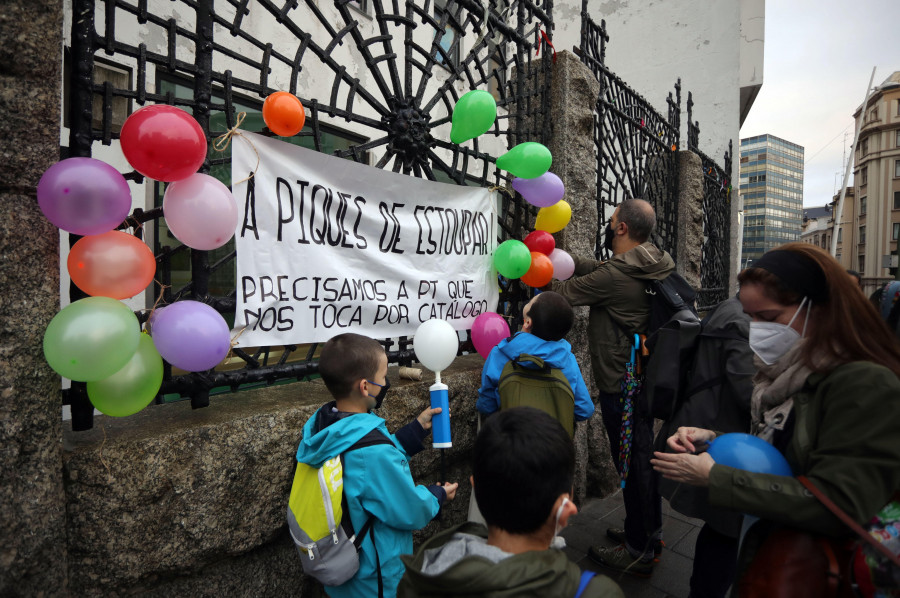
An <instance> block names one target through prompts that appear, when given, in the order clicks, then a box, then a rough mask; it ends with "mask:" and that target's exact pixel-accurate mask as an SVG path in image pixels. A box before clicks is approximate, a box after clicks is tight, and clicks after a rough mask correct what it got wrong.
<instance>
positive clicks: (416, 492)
mask: <svg viewBox="0 0 900 598" xmlns="http://www.w3.org/2000/svg"><path fill="white" fill-rule="evenodd" d="M319 374H320V375H321V377H322V380H323V381H324V382H325V386H326V387H327V388H328V390H329V392H331V395H332V396H333V397H334V399H335V400H334V401H331V402H329V403H326V404H325V405H323V406H322V407H321V408H320V409H319V410H318V411H317V412H316V414H315V415H313V416H312V417H311V418H309V420H308V421H307V422H306V424H305V425H304V426H303V438H302V440H301V441H300V447H299V448H298V449H297V461H298V462H301V463H306V464H309V465H310V466H312V467H320V466H321V465H322V463H324V462H325V461H327V460H328V459H330V458H332V457H334V456H335V455H337V454H339V453H341V452H343V451H345V450H346V449H347V448H349V447H350V446H352V445H353V444H355V443H356V442H357V441H358V440H359V439H361V438H362V437H363V436H365V435H366V434H368V433H369V432H371V431H373V430H378V431H380V432H381V433H382V434H384V435H385V436H386V437H387V438H389V439H390V440H391V444H377V445H373V446H367V447H364V448H360V449H357V450H354V451H350V452H348V453H347V454H346V455H344V478H343V479H344V490H343V492H344V497H345V499H346V501H347V506H348V511H349V515H350V520H351V521H352V523H353V529H354V530H359V529H361V528H362V526H363V524H365V522H366V520H367V519H368V518H369V517H370V516H371V517H372V518H373V519H374V520H373V523H372V527H371V529H370V531H369V533H368V534H367V535H366V537H365V539H364V540H363V543H362V546H361V550H360V553H359V571H358V572H357V573H356V575H355V576H353V577H352V578H351V579H350V580H349V581H347V582H346V583H344V584H341V585H339V586H326V587H325V592H326V593H327V594H328V595H329V596H331V597H333V598H351V597H355V598H372V597H377V596H379V586H382V588H383V589H382V595H383V596H385V597H392V596H394V595H395V594H396V591H397V584H398V583H399V582H400V578H401V577H402V575H403V564H402V563H401V562H400V558H399V557H400V555H401V554H409V553H411V552H412V530H416V529H419V528H422V527H424V526H425V525H426V524H427V523H428V522H429V521H431V519H432V518H433V517H434V516H435V515H437V513H438V511H439V509H440V506H441V504H443V502H444V501H445V500H452V499H453V498H454V496H455V495H456V488H457V486H458V484H455V483H454V484H450V483H445V484H443V485H431V486H422V485H416V483H415V482H414V481H413V479H412V475H411V474H410V471H409V464H408V459H409V457H410V456H412V455H413V454H415V453H416V452H418V451H420V450H422V449H423V448H424V447H423V446H422V441H423V440H424V438H425V437H426V436H427V434H428V430H429V429H430V428H431V418H432V417H433V415H434V414H435V413H440V411H441V410H440V409H439V408H438V409H426V410H424V411H423V412H422V413H421V414H419V416H418V417H417V418H416V419H415V420H413V421H412V422H410V423H409V424H408V425H406V426H404V427H403V428H401V429H400V430H398V431H397V434H396V435H393V434H390V433H389V432H388V430H387V426H386V425H385V421H384V420H383V419H382V418H380V417H379V416H377V415H375V414H373V413H371V410H372V409H377V408H378V407H380V406H381V403H382V401H383V400H384V396H385V394H386V392H387V390H388V388H389V387H390V382H388V380H387V355H385V352H384V348H383V347H382V346H381V345H379V344H378V343H377V342H376V341H375V340H373V339H371V338H368V337H366V336H362V335H359V334H352V333H347V334H341V335H338V336H335V337H334V338H332V339H331V340H329V341H328V342H327V343H325V346H324V347H323V348H322V352H321V354H320V356H319ZM376 563H379V564H380V571H379V568H378V565H377V564H376ZM379 573H380V574H379Z"/></svg>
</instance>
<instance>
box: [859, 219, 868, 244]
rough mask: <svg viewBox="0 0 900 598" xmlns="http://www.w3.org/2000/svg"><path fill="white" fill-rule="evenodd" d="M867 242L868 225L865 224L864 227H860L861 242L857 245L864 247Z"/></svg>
mask: <svg viewBox="0 0 900 598" xmlns="http://www.w3.org/2000/svg"><path fill="white" fill-rule="evenodd" d="M865 242H866V225H865V224H863V225H862V226H860V227H859V241H857V243H859V244H860V245H862V244H863V243H865Z"/></svg>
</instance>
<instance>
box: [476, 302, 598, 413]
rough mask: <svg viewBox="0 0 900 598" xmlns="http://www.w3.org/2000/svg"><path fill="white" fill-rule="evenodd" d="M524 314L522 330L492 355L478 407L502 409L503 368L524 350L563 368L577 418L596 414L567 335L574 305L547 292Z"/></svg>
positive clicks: (491, 410)
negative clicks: (501, 378) (501, 379)
mask: <svg viewBox="0 0 900 598" xmlns="http://www.w3.org/2000/svg"><path fill="white" fill-rule="evenodd" d="M522 316H523V317H524V323H523V324H522V331H521V332H518V333H516V334H515V335H514V336H511V337H510V338H508V339H505V340H502V341H500V342H499V343H498V344H497V346H496V347H494V348H493V349H492V350H491V353H490V355H488V358H487V360H486V361H485V363H484V369H482V370H481V388H480V389H479V390H478V402H477V403H476V404H475V407H476V408H477V409H478V411H479V412H481V413H483V414H485V415H489V414H491V413H494V412H495V411H498V410H499V409H500V394H499V392H498V385H499V383H500V374H501V372H503V367H504V366H505V365H506V363H507V362H508V361H510V360H512V359H515V358H516V357H518V355H519V354H520V353H527V354H528V355H534V356H535V357H540V358H541V359H543V360H544V363H545V364H546V365H549V366H551V367H555V368H559V369H560V370H562V372H563V374H564V375H565V377H566V379H567V380H568V381H569V385H570V386H571V387H572V392H573V394H574V395H575V419H576V421H580V420H584V419H587V418H589V417H590V416H591V414H593V413H594V402H593V401H592V400H591V395H590V394H589V393H588V389H587V386H586V385H585V383H584V378H583V377H582V376H581V369H580V368H579V367H578V361H576V359H575V355H573V354H572V346H571V345H570V344H569V342H568V341H567V340H566V339H565V338H564V337H565V336H566V334H568V332H569V330H570V329H571V328H572V323H573V322H574V321H575V312H574V311H573V310H572V306H571V305H569V302H568V301H567V300H566V298H565V297H563V296H562V295H560V294H559V293H554V292H553V291H544V292H543V293H539V294H537V295H535V296H534V298H533V299H532V300H531V301H529V302H528V303H527V304H526V305H525V308H524V309H523V310H522Z"/></svg>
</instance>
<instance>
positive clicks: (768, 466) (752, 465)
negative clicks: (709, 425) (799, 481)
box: [707, 432, 794, 476]
mask: <svg viewBox="0 0 900 598" xmlns="http://www.w3.org/2000/svg"><path fill="white" fill-rule="evenodd" d="M707 452H709V456H710V457H712V458H713V460H715V462H716V463H721V464H722V465H728V466H729V467H734V468H736V469H743V470H746V471H752V472H754V473H771V474H774V475H782V476H793V475H794V474H793V472H792V471H791V466H790V465H788V462H787V460H786V459H785V458H784V455H782V454H781V453H779V452H778V449H776V448H775V447H774V446H772V445H771V444H769V443H768V442H766V441H765V440H763V439H762V438H759V437H758V436H751V435H750V434H742V433H739V432H733V433H731V434H722V435H721V436H719V437H718V438H716V439H715V440H713V441H712V442H710V443H709V449H708V451H707Z"/></svg>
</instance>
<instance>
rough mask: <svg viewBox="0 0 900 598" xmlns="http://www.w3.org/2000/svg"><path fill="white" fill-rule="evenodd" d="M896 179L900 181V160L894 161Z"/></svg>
mask: <svg viewBox="0 0 900 598" xmlns="http://www.w3.org/2000/svg"><path fill="white" fill-rule="evenodd" d="M894 178H895V179H900V160H894Z"/></svg>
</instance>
